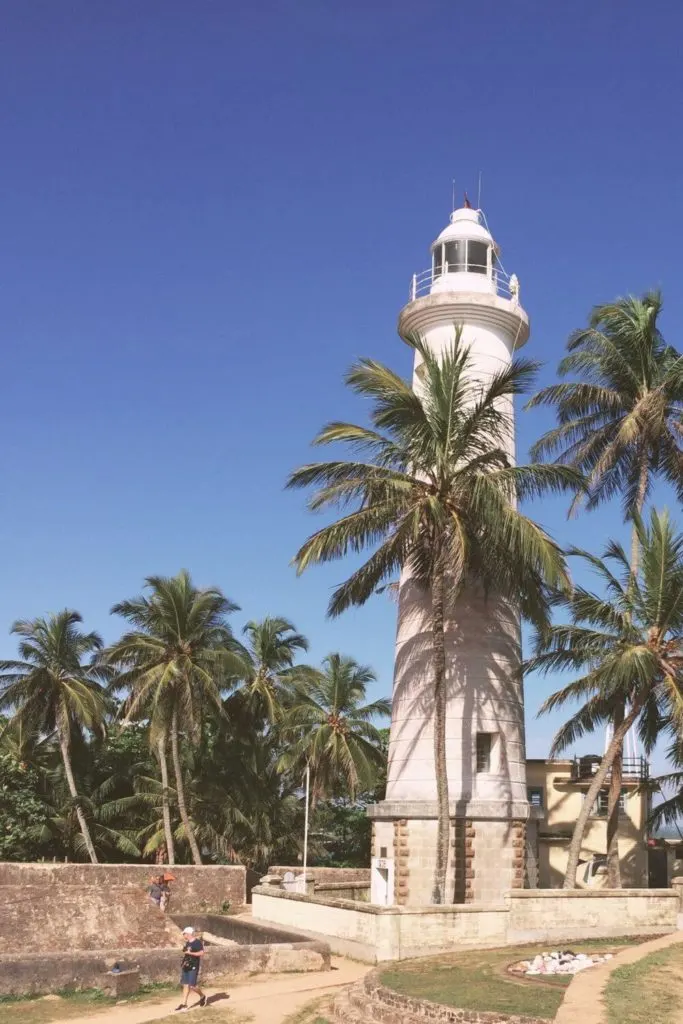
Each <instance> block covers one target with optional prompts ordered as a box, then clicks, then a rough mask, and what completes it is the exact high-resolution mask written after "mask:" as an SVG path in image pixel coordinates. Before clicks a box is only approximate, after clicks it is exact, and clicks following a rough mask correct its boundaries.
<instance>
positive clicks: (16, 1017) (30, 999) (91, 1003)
mask: <svg viewBox="0 0 683 1024" xmlns="http://www.w3.org/2000/svg"><path fill="white" fill-rule="evenodd" d="M176 989H177V985H166V984H159V985H156V984H154V985H143V986H142V987H141V988H140V989H139V991H138V992H136V993H135V995H132V996H128V997H126V1001H127V1002H128V1001H130V1002H135V1001H141V1000H150V1001H155V1000H157V999H159V998H164V997H167V996H169V995H171V994H172V993H173V992H174V991H175V990H176ZM55 995H56V996H57V998H56V999H55V998H50V997H47V998H45V997H44V996H0V1019H3V1020H4V1015H3V1009H2V1008H3V1007H7V1008H8V1010H9V1008H10V1007H11V1021H12V1024H52V1021H68V1020H70V1019H71V1018H73V1017H83V1016H85V1015H86V1014H91V1013H93V1014H95V1013H98V1012H100V1011H102V1012H104V1011H105V1010H109V1009H111V1007H112V1006H115V1005H116V1002H117V1000H116V999H113V998H111V997H110V996H106V995H105V994H104V993H103V992H100V991H99V990H98V989H85V990H81V991H74V990H65V991H62V992H59V993H55ZM7 1017H8V1020H9V1019H10V1016H9V1014H7Z"/></svg>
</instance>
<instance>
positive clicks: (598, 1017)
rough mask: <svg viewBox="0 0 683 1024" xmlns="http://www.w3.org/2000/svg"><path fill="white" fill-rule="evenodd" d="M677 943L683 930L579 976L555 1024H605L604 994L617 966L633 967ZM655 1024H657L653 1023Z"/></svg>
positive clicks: (569, 989)
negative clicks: (643, 958)
mask: <svg viewBox="0 0 683 1024" xmlns="http://www.w3.org/2000/svg"><path fill="white" fill-rule="evenodd" d="M677 942H683V931H678V932H674V933H673V934H672V935H664V936H663V937H662V938H661V939H652V941H651V942H643V943H642V945H640V946H631V947H630V948H629V949H623V950H622V951H621V952H620V953H619V954H618V955H617V956H615V958H614V960H609V961H608V962H607V963H605V964H599V966H597V967H593V968H591V970H590V971H584V972H583V973H581V974H578V975H577V976H576V977H575V978H574V979H573V981H572V983H571V985H570V986H569V988H568V989H567V992H566V995H565V997H564V1001H563V1003H562V1006H561V1007H560V1009H559V1010H558V1012H557V1015H556V1017H555V1022H554V1024H577V1021H580V1024H605V1019H606V1014H605V1004H604V1002H603V999H602V993H603V991H604V989H605V986H606V985H607V982H608V981H609V976H610V974H611V973H612V971H615V970H616V969H617V967H623V966H624V965H626V964H633V963H635V962H636V961H637V960H641V959H642V957H644V956H647V955H648V953H655V952H656V951H657V950H659V949H667V948H668V947H669V946H673V945H675V944H676V943H677ZM653 1024H656V1022H655V1021H653Z"/></svg>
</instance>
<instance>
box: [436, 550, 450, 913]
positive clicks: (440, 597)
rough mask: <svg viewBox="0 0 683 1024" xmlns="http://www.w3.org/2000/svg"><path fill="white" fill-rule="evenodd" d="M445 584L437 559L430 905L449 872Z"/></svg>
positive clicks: (439, 898)
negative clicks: (433, 833) (433, 838)
mask: <svg viewBox="0 0 683 1024" xmlns="http://www.w3.org/2000/svg"><path fill="white" fill-rule="evenodd" d="M444 592H445V580H444V571H443V565H442V560H441V559H439V561H438V563H437V566H436V572H435V573H434V578H433V580H432V645H433V654H434V771H435V773H436V800H437V813H438V825H437V834H436V864H435V867H434V888H433V891H432V902H433V903H445V902H446V872H447V870H448V834H449V830H450V813H449V807H448V802H449V801H448V764H447V761H446V638H445V634H444Z"/></svg>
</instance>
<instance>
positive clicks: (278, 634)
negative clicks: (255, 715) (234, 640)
mask: <svg viewBox="0 0 683 1024" xmlns="http://www.w3.org/2000/svg"><path fill="white" fill-rule="evenodd" d="M243 632H244V634H245V635H246V636H247V637H248V650H247V657H248V659H249V665H250V668H249V672H248V675H247V676H246V678H245V680H244V684H243V692H244V695H245V696H246V699H247V703H248V704H249V705H250V706H251V707H252V708H254V709H255V710H257V711H262V712H263V715H264V716H265V719H266V721H267V722H268V723H270V724H271V725H272V724H273V723H274V722H276V721H278V720H279V719H280V718H281V717H282V712H283V706H284V703H285V701H286V697H287V693H288V692H289V691H290V690H291V687H292V684H293V682H294V681H295V679H296V677H297V668H296V667H295V661H296V658H297V656H298V654H299V653H300V652H301V651H307V650H308V640H307V639H306V637H305V636H303V635H302V634H301V633H298V632H297V631H296V628H295V627H294V626H293V625H292V623H291V622H290V621H289V620H288V619H283V618H281V617H279V616H276V617H274V618H271V617H270V616H266V618H265V619H262V620H261V621H260V622H255V621H253V620H252V621H251V622H248V623H247V624H246V626H245V627H244V630H243Z"/></svg>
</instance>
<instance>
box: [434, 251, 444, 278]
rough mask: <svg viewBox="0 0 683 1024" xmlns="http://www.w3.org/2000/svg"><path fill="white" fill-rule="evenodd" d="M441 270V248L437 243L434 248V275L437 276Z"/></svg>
mask: <svg viewBox="0 0 683 1024" xmlns="http://www.w3.org/2000/svg"><path fill="white" fill-rule="evenodd" d="M442 271H443V248H442V247H441V246H440V245H437V247H436V249H435V250H434V277H438V276H439V274H441V273H442Z"/></svg>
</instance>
